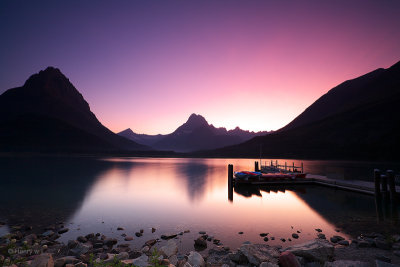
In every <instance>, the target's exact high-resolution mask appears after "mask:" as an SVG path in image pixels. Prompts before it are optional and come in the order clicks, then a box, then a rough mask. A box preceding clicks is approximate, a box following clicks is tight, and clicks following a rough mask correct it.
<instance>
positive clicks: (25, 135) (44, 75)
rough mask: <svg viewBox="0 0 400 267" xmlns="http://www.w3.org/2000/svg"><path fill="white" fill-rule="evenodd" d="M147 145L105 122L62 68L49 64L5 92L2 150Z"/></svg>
mask: <svg viewBox="0 0 400 267" xmlns="http://www.w3.org/2000/svg"><path fill="white" fill-rule="evenodd" d="M148 149H149V148H148V147H147V146H144V145H140V144H138V143H136V142H134V141H131V140H128V139H126V138H123V137H121V136H119V135H116V134H115V133H113V132H112V131H110V130H109V129H107V128H106V127H105V126H103V125H102V124H101V123H100V122H99V121H98V119H97V118H96V116H95V115H94V114H93V113H92V112H91V110H90V107H89V104H88V103H87V102H86V101H85V99H84V98H83V96H82V95H81V94H80V93H79V92H78V90H77V89H76V88H75V87H74V86H73V85H72V84H71V83H70V81H69V80H68V79H67V78H66V77H65V76H64V75H63V74H62V73H61V72H60V70H59V69H56V68H53V67H48V68H47V69H45V70H43V71H40V72H39V73H37V74H34V75H32V76H31V77H30V78H29V79H28V80H27V81H26V82H25V84H24V85H23V86H21V87H17V88H13V89H9V90H7V91H6V92H4V93H3V94H2V95H0V151H35V152H38V151H43V152H46V151H62V152H65V151H71V152H76V151H123V150H125V151H133V150H136V151H137V150H148Z"/></svg>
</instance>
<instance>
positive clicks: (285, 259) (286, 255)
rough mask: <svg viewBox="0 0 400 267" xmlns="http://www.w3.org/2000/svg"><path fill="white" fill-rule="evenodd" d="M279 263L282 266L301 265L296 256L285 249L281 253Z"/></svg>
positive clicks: (295, 266) (298, 266)
mask: <svg viewBox="0 0 400 267" xmlns="http://www.w3.org/2000/svg"><path fill="white" fill-rule="evenodd" d="M279 265H280V266H281V267H301V265H300V262H299V261H298V260H297V258H296V256H295V255H294V254H293V253H291V252H289V251H284V252H282V253H281V255H280V256H279Z"/></svg>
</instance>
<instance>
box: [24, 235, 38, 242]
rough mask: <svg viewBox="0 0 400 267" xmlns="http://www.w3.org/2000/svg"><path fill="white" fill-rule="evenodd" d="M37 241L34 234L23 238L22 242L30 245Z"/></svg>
mask: <svg viewBox="0 0 400 267" xmlns="http://www.w3.org/2000/svg"><path fill="white" fill-rule="evenodd" d="M36 239H37V236H36V235H35V234H30V235H27V236H25V237H24V238H23V240H24V241H27V244H28V245H32V244H33V242H34V241H35V240H36Z"/></svg>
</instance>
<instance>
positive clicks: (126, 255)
mask: <svg viewBox="0 0 400 267" xmlns="http://www.w3.org/2000/svg"><path fill="white" fill-rule="evenodd" d="M116 259H117V260H127V259H129V253H128V252H121V253H119V254H117V255H116Z"/></svg>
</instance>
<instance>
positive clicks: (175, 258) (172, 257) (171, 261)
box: [168, 254, 178, 265]
mask: <svg viewBox="0 0 400 267" xmlns="http://www.w3.org/2000/svg"><path fill="white" fill-rule="evenodd" d="M168 259H169V263H170V264H173V265H176V264H177V263H178V257H177V256H176V255H175V254H174V255H172V256H171V257H169V258H168Z"/></svg>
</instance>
